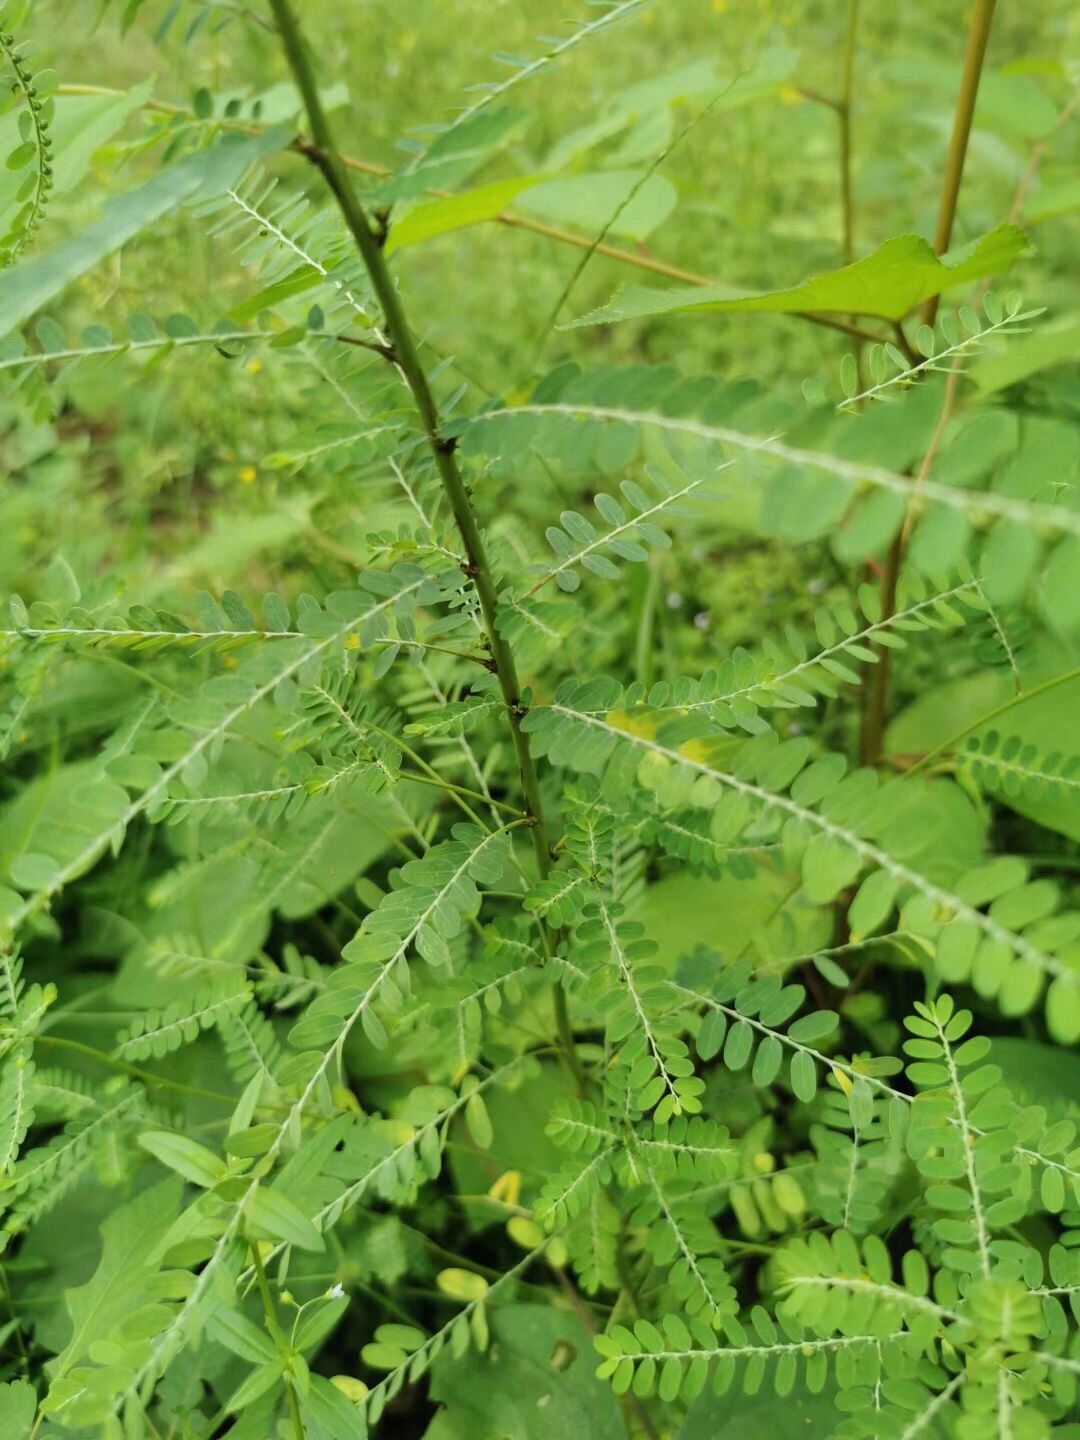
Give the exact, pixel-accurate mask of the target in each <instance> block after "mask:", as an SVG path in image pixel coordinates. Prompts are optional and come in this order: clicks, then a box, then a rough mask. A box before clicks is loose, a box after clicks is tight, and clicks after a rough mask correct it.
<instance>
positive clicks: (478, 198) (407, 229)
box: [386, 175, 536, 255]
mask: <svg viewBox="0 0 1080 1440" xmlns="http://www.w3.org/2000/svg"><path fill="white" fill-rule="evenodd" d="M535 184H536V176H535V175H517V176H515V177H514V178H513V179H510V180H494V181H492V183H491V184H490V185H478V186H477V187H476V189H475V190H466V191H465V192H464V193H463V194H461V195H446V196H443V197H442V198H440V199H438V200H428V201H426V202H425V203H423V204H421V205H417V206H415V207H414V208H413V209H412V210H410V211H409V212H408V214H407V215H403V216H402V218H401V219H400V220H399V221H398V222H397V223H396V224H395V225H394V226H393V227H392V229H391V231H390V235H389V238H388V239H387V242H386V253H387V254H388V255H392V254H393V253H394V251H395V250H404V249H405V247H406V246H407V245H419V244H420V242H421V241H423V240H432V239H434V238H435V236H436V235H447V234H449V233H450V231H452V230H464V229H465V228H466V226H469V225H479V224H480V222H481V221H483V220H493V219H494V218H495V216H496V215H498V214H499V212H500V211H501V210H505V208H506V207H507V205H509V204H510V202H511V201H512V200H513V199H515V198H516V197H517V196H518V195H520V194H521V192H522V191H523V190H528V189H529V188H530V187H531V186H534V185H535Z"/></svg>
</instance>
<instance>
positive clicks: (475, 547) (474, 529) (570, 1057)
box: [270, 0, 581, 1081]
mask: <svg viewBox="0 0 1080 1440" xmlns="http://www.w3.org/2000/svg"><path fill="white" fill-rule="evenodd" d="M270 7H271V9H272V10H273V12H274V19H275V21H276V23H277V27H278V33H279V34H280V36H281V43H282V45H283V47H284V50H285V57H286V59H287V60H288V63H289V68H290V69H291V70H292V73H293V78H294V79H295V81H296V84H297V87H298V89H299V91H300V95H301V97H302V99H303V102H304V109H305V111H306V113H307V118H308V124H309V126H310V127H311V143H310V144H308V145H305V146H304V147H303V148H304V150H305V153H306V154H307V155H308V157H309V158H310V159H311V160H312V162H313V163H314V164H315V165H316V166H317V167H318V168H319V170H320V171H321V172H322V175H323V177H324V179H325V180H326V183H327V185H328V186H329V187H330V190H331V191H332V192H333V195H334V198H335V200H336V201H337V204H338V208H339V209H340V211H341V214H342V218H343V219H344V221H345V224H346V225H347V226H348V229H349V232H350V234H351V235H352V237H353V240H354V241H355V242H356V248H357V250H359V252H360V258H361V259H362V260H363V262H364V266H365V268H366V270H367V272H368V276H369V278H370V280H371V284H372V288H373V290H374V291H375V296H376V298H377V300H378V302H379V305H380V307H381V308H382V313H383V323H384V327H385V330H386V333H387V336H388V338H389V341H390V351H391V358H392V359H393V361H394V364H395V365H396V366H397V368H398V369H399V371H400V372H401V375H402V376H403V378H404V380H405V383H406V384H407V385H408V387H409V391H410V393H411V394H412V398H413V404H414V405H415V406H416V409H417V412H418V414H419V416H420V420H421V423H422V425H423V427H424V436H425V439H426V440H427V444H428V448H429V449H430V450H431V453H432V456H433V458H434V461H435V467H436V469H437V471H438V473H439V478H440V480H441V481H442V485H443V489H444V490H445V492H446V497H447V499H448V501H449V503H450V509H451V512H452V513H453V516H454V522H455V524H456V525H457V528H458V532H459V533H460V535H461V540H462V543H463V545H464V547H465V557H466V566H465V571H466V574H467V575H468V576H469V578H470V579H471V580H472V582H473V584H474V585H475V586H476V593H477V596H478V597H479V600H480V610H481V613H482V615H483V618H484V630H485V633H486V635H487V640H488V645H489V646H490V649H491V659H492V665H493V667H494V671H495V676H496V679H497V680H498V683H499V689H500V690H501V692H502V697H503V703H504V704H505V706H506V714H507V717H508V719H509V722H510V733H511V736H512V737H513V743H514V754H515V755H516V757H517V762H518V770H519V772H520V775H521V791H522V795H523V796H524V799H525V811H526V814H527V815H528V816H529V819H530V820H531V821H532V825H531V830H532V837H533V849H534V851H535V853H536V867H537V869H538V871H539V872H540V877H541V879H543V878H544V877H545V876H547V874H548V873H549V872H550V870H551V847H550V841H549V839H548V833H547V826H546V824H545V822H544V805H543V800H542V798H541V795H540V784H539V781H538V779H537V774H536V766H535V764H534V763H533V758H532V754H531V753H530V751H529V741H528V737H527V736H526V734H525V732H524V730H522V728H521V721H522V716H523V714H524V710H523V707H522V703H521V684H520V681H519V680H518V673H517V665H516V663H515V661H514V654H513V651H512V650H511V648H510V646H509V645H508V644H507V642H506V640H505V639H504V638H503V636H502V635H501V634H500V633H499V627H498V625H497V624H496V619H495V617H496V611H497V609H498V596H497V594H496V591H495V581H494V579H493V577H492V572H491V564H490V562H489V560H488V556H487V550H486V548H485V546H484V539H483V536H482V535H481V533H480V527H479V525H478V524H477V522H476V515H475V512H474V511H473V507H472V501H471V500H470V498H469V492H468V490H467V489H466V487H465V481H464V479H463V478H462V474H461V470H460V468H459V466H458V463H457V458H456V455H455V449H456V442H455V441H453V440H450V439H447V438H445V437H444V436H443V435H442V433H441V431H440V426H439V410H438V406H437V405H436V403H435V397H434V396H433V394H432V392H431V386H430V385H429V384H428V378H427V374H426V372H425V370H424V367H423V365H422V363H421V361H420V356H419V352H418V351H417V348H416V343H415V341H414V340H413V336H412V331H411V330H410V329H409V324H408V321H407V320H406V318H405V311H404V309H403V307H402V304H401V297H400V296H399V294H398V291H397V287H396V286H395V284H394V280H393V277H392V275H391V274H390V271H389V268H388V267H387V264H386V257H385V256H384V254H383V250H382V245H381V243H380V239H379V237H378V236H377V235H376V233H375V231H374V230H373V229H372V227H371V222H370V221H369V220H368V217H367V212H366V211H365V209H364V207H363V205H362V204H361V203H360V201H359V199H358V198H357V195H356V192H355V191H354V189H353V187H352V182H351V181H350V179H349V176H348V172H347V171H346V169H345V166H344V164H343V162H342V159H341V155H340V153H339V152H338V150H337V147H336V146H335V144H334V137H333V134H332V132H331V130H330V125H329V123H328V121H327V118H326V113H325V111H324V110H323V107H322V101H321V100H320V98H319V90H318V86H317V85H316V83H315V74H314V71H313V70H312V68H311V62H310V60H309V58H308V52H307V48H306V46H305V44H304V39H303V36H302V35H301V33H300V27H299V26H298V25H297V23H296V17H295V16H294V14H293V11H292V5H291V4H290V0H270ZM555 1023H556V1026H557V1028H558V1034H559V1042H560V1044H561V1045H562V1047H563V1049H564V1050H565V1052H566V1058H567V1062H568V1064H569V1065H570V1066H571V1068H572V1069H573V1070H574V1072H575V1075H576V1076H577V1078H578V1080H579V1081H580V1080H581V1073H580V1062H579V1061H578V1059H577V1053H576V1050H575V1046H574V1037H573V1032H572V1030H571V1027H570V1017H569V1011H568V1007H567V1003H566V993H565V991H564V989H563V987H562V984H561V982H559V983H558V984H557V985H556V988H555Z"/></svg>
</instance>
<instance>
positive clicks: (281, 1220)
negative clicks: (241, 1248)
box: [247, 1189, 326, 1250]
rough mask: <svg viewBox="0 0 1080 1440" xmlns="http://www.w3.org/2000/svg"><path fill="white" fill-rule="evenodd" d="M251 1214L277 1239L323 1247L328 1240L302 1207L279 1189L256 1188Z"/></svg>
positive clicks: (303, 1246)
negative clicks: (325, 1240) (325, 1239)
mask: <svg viewBox="0 0 1080 1440" xmlns="http://www.w3.org/2000/svg"><path fill="white" fill-rule="evenodd" d="M247 1217H248V1219H249V1220H250V1221H251V1223H252V1224H253V1225H257V1226H258V1227H259V1229H260V1230H265V1231H266V1232H267V1234H268V1235H269V1236H270V1237H271V1238H272V1239H274V1240H284V1241H285V1242H286V1244H288V1245H298V1246H299V1247H300V1249H301V1250H323V1249H325V1248H326V1247H325V1242H324V1241H323V1237H322V1236H321V1235H320V1234H319V1232H318V1230H317V1229H316V1228H315V1226H314V1224H313V1223H312V1222H311V1221H310V1220H309V1219H308V1217H307V1216H306V1215H305V1214H304V1212H303V1211H302V1210H300V1209H299V1208H298V1207H297V1206H296V1205H294V1204H293V1202H292V1201H291V1200H289V1199H287V1198H286V1197H285V1196H284V1195H282V1194H281V1192H280V1191H279V1190H263V1189H259V1190H256V1191H255V1193H254V1195H252V1197H251V1199H250V1200H249V1201H248V1202H247Z"/></svg>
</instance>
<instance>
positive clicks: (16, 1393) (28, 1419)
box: [0, 1380, 37, 1440]
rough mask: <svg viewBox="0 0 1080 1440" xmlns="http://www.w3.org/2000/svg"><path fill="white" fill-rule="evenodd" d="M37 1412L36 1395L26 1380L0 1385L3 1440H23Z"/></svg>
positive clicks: (1, 1432)
mask: <svg viewBox="0 0 1080 1440" xmlns="http://www.w3.org/2000/svg"><path fill="white" fill-rule="evenodd" d="M36 1410H37V1394H36V1393H35V1391H34V1387H33V1386H32V1385H30V1384H29V1383H28V1382H27V1381H26V1380H11V1381H9V1382H8V1383H7V1384H6V1385H0V1435H3V1437H4V1440H25V1437H26V1436H28V1435H29V1434H30V1427H31V1426H32V1425H33V1423H34V1413H35V1411H36Z"/></svg>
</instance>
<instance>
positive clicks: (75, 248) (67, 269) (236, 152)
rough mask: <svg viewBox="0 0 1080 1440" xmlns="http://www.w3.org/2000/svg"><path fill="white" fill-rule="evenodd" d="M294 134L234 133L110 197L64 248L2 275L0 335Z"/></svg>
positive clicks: (214, 192) (215, 192) (217, 191)
mask: <svg viewBox="0 0 1080 1440" xmlns="http://www.w3.org/2000/svg"><path fill="white" fill-rule="evenodd" d="M288 139H289V132H288V131H287V130H285V129H284V128H282V129H278V130H268V131H266V132H265V133H264V134H262V135H259V136H258V137H256V138H248V137H244V138H235V137H230V138H228V139H226V140H223V141H221V142H220V143H219V144H217V145H214V146H212V147H211V148H210V149H208V150H200V151H199V152H198V153H197V154H195V155H189V156H187V157H186V159H184V160H180V161H178V162H177V163H176V164H175V165H170V166H169V167H168V168H167V169H165V170H162V171H161V172H160V173H159V174H157V175H155V176H154V178H153V179H152V180H148V181H147V182H146V184H145V185H140V186H139V187H138V189H136V190H129V191H128V192H127V193H126V194H124V195H117V196H116V197H114V198H113V199H112V200H110V201H108V203H107V204H106V206H105V209H104V211H103V213H102V216H101V219H100V220H97V221H95V222H94V223H93V224H92V225H88V226H87V227H86V229H85V230H82V231H81V232H80V233H79V234H78V235H76V236H75V237H74V238H73V239H71V240H69V241H67V243H66V244H64V245H61V246H60V248H59V249H57V250H53V251H51V252H50V253H49V254H47V255H42V256H41V257H40V258H39V259H36V260H32V261H30V263H29V264H26V265H21V266H19V268H18V270H15V271H8V273H7V274H5V275H0V335H6V334H8V332H9V331H11V330H14V329H15V328H16V327H17V326H19V325H22V324H23V323H24V322H25V321H26V320H28V319H29V318H30V316H31V315H34V314H36V312H37V311H38V310H40V309H41V308H42V306H43V305H47V304H48V302H49V301H50V300H52V299H54V298H55V297H56V296H57V295H59V294H60V293H61V291H62V290H64V289H65V288H66V287H67V286H68V285H70V284H71V282H72V281H73V280H77V279H78V278H79V276H80V275H85V274H86V272H87V271H88V270H92V269H93V267H94V266H95V265H97V264H99V263H100V262H101V261H102V260H104V259H106V258H107V257H108V256H109V255H112V254H113V253H114V252H115V251H117V250H119V249H120V247H121V246H122V245H126V244H127V243H128V241H129V240H133V239H134V238H135V236H136V235H138V234H140V233H141V232H142V231H143V230H146V229H148V228H149V227H150V226H151V225H154V224H156V223H157V222H158V221H160V220H163V219H164V218H165V217H166V216H167V215H170V214H171V213H172V212H173V211H174V210H176V209H177V208H178V207H179V206H180V205H183V204H185V203H186V202H189V201H192V200H195V199H196V198H198V199H201V200H206V199H210V198H212V197H213V196H215V195H220V194H221V192H222V191H223V190H226V189H227V188H228V187H229V186H230V185H232V184H235V183H236V182H237V181H238V180H239V178H240V176H241V175H243V174H244V172H245V171H246V170H247V169H248V168H249V167H250V166H251V165H252V164H254V162H255V161H256V160H257V159H259V158H260V157H261V156H265V155H269V154H272V153H273V152H274V151H275V150H279V149H280V148H281V147H282V145H284V144H285V143H286V142H287V141H288Z"/></svg>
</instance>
